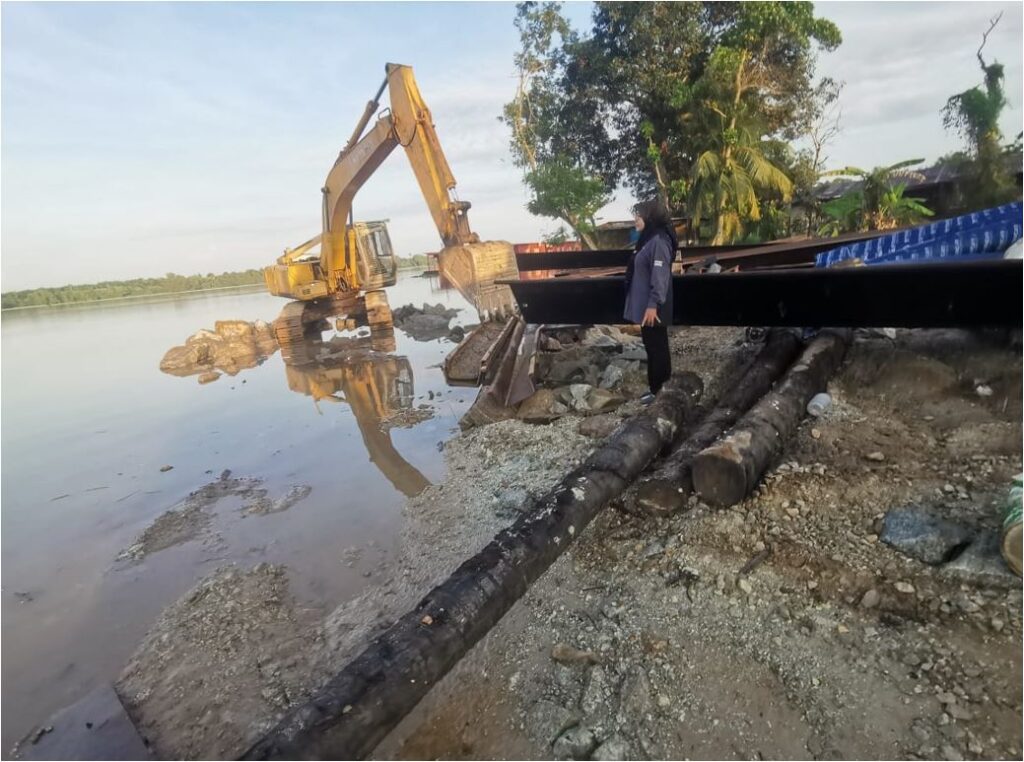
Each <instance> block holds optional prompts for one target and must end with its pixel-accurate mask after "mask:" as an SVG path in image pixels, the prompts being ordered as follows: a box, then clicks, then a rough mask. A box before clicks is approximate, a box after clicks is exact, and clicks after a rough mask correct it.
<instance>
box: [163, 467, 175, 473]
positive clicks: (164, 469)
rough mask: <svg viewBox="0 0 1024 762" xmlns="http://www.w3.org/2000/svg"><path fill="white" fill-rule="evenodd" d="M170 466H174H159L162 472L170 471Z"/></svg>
mask: <svg viewBox="0 0 1024 762" xmlns="http://www.w3.org/2000/svg"><path fill="white" fill-rule="evenodd" d="M172 468H174V466H160V471H161V473H162V472H165V471H170V470H171V469H172Z"/></svg>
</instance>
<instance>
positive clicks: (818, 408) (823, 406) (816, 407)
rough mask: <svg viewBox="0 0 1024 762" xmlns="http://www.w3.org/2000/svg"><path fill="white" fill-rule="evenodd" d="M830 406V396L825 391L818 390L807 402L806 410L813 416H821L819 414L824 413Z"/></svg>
mask: <svg viewBox="0 0 1024 762" xmlns="http://www.w3.org/2000/svg"><path fill="white" fill-rule="evenodd" d="M831 407H832V398H831V397H829V396H828V395H827V394H825V392H818V393H817V394H815V395H814V396H813V397H811V401H810V402H808V403H807V412H808V413H810V414H811V415H813V416H814V417H815V418H821V416H823V415H825V413H827V412H828V411H829V409H830V408H831Z"/></svg>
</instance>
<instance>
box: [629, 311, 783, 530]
mask: <svg viewBox="0 0 1024 762" xmlns="http://www.w3.org/2000/svg"><path fill="white" fill-rule="evenodd" d="M799 349H800V339H798V338H797V336H796V334H795V333H794V332H793V331H788V330H785V329H776V330H773V331H771V332H770V333H769V334H768V339H767V341H766V342H765V345H764V346H763V347H762V348H761V351H760V352H758V354H757V356H756V357H755V358H754V359H753V360H752V361H751V362H750V364H749V365H748V366H747V367H746V369H745V370H744V371H743V373H742V375H741V376H740V377H739V378H738V379H737V381H736V383H735V384H734V385H733V386H731V387H730V388H729V390H728V391H727V392H726V393H725V394H723V395H722V397H721V399H719V400H718V403H717V404H716V405H715V406H714V407H713V408H712V409H711V411H710V412H709V413H708V414H707V415H706V416H704V418H703V420H701V422H700V423H699V424H698V425H697V428H696V429H694V430H693V431H692V432H691V433H690V435H689V436H688V437H687V438H686V439H685V440H683V442H682V444H680V445H679V447H678V448H676V450H675V451H674V452H673V453H672V454H671V455H669V456H668V457H667V458H665V460H664V462H663V463H662V464H661V466H660V467H659V468H658V469H657V470H656V471H654V472H653V473H652V474H650V475H648V476H646V477H643V478H641V479H640V480H639V481H638V482H637V489H636V498H635V499H636V507H637V508H639V509H640V510H641V511H643V512H644V513H646V514H648V515H650V516H664V515H667V514H670V513H674V512H675V511H679V510H682V509H684V508H685V507H686V503H687V500H688V499H689V497H690V494H691V493H692V492H693V477H692V474H691V469H692V467H693V459H694V457H695V456H696V455H697V453H699V452H700V451H701V450H703V449H704V448H705V447H707V446H708V445H710V444H712V443H713V442H714V441H715V440H716V439H718V438H719V437H720V436H722V434H723V433H724V432H725V431H726V430H727V429H728V428H729V427H730V426H732V425H733V424H734V423H735V422H736V419H737V418H739V417H740V416H741V415H743V413H745V412H746V411H747V410H748V409H749V408H750V406H751V405H753V404H754V403H755V402H757V400H759V399H760V398H761V397H763V396H764V395H765V394H767V393H768V392H769V391H771V388H772V384H774V383H775V381H776V380H777V379H778V378H779V376H781V375H782V373H783V372H784V371H785V370H786V368H788V367H789V365H790V363H791V362H793V359H794V358H795V357H796V355H797V352H798V351H799Z"/></svg>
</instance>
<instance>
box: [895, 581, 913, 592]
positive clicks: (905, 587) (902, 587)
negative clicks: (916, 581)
mask: <svg viewBox="0 0 1024 762" xmlns="http://www.w3.org/2000/svg"><path fill="white" fill-rule="evenodd" d="M893 587H895V588H896V592H899V593H903V594H905V595H910V594H911V593H913V592H914V586H913V585H911V584H910V583H909V582H903V581H902V580H901V581H900V582H897V583H896V584H895V585H893Z"/></svg>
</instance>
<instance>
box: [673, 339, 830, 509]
mask: <svg viewBox="0 0 1024 762" xmlns="http://www.w3.org/2000/svg"><path fill="white" fill-rule="evenodd" d="M849 342H850V331H848V330H828V331H822V332H821V333H820V334H819V335H818V336H817V337H816V338H815V339H814V340H813V341H812V342H811V343H810V344H808V346H807V348H806V349H805V350H804V351H803V353H802V354H801V355H800V359H799V360H798V361H797V362H796V364H795V365H793V367H791V368H790V369H789V371H788V372H787V373H786V376H785V378H784V379H783V380H782V383H780V384H779V385H778V386H777V387H776V389H775V390H774V391H773V392H771V393H769V394H767V395H765V396H764V397H763V398H762V399H761V400H760V401H759V402H758V403H757V404H756V405H754V406H753V407H752V408H751V409H750V410H749V411H748V412H747V413H746V415H744V416H743V417H742V418H741V419H740V420H739V422H738V423H737V424H736V426H735V427H734V428H733V429H732V431H731V432H729V435H728V436H727V437H725V438H724V439H722V440H721V441H719V442H717V443H716V444H714V445H712V446H711V447H708V448H706V449H704V450H703V451H702V452H700V453H698V455H697V456H696V457H695V458H694V459H693V486H694V488H695V489H696V491H697V493H698V494H699V495H700V497H701V499H703V500H704V501H705V502H707V503H709V504H711V505H717V506H729V505H735V504H736V503H738V502H739V501H740V500H742V499H743V498H745V497H746V496H747V495H749V494H750V493H751V492H752V491H753V490H754V487H755V486H757V483H758V481H759V480H760V478H761V475H762V474H763V473H764V471H765V469H766V468H767V467H768V465H769V463H771V461H772V460H773V459H774V458H775V457H776V456H777V455H778V454H779V453H780V452H781V451H782V447H783V445H784V444H785V442H786V440H788V439H789V438H790V437H791V436H792V435H793V433H794V432H795V431H796V428H797V426H798V425H799V424H800V421H801V420H803V417H804V411H805V409H806V407H807V403H808V402H809V401H810V399H811V397H813V396H814V395H815V394H816V393H817V392H820V391H822V390H823V389H824V388H825V385H826V384H827V383H828V379H829V378H830V377H831V376H832V374H833V373H834V372H835V371H836V369H837V368H838V367H839V365H840V363H842V361H843V357H844V355H845V354H846V348H847V346H848V345H849Z"/></svg>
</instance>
